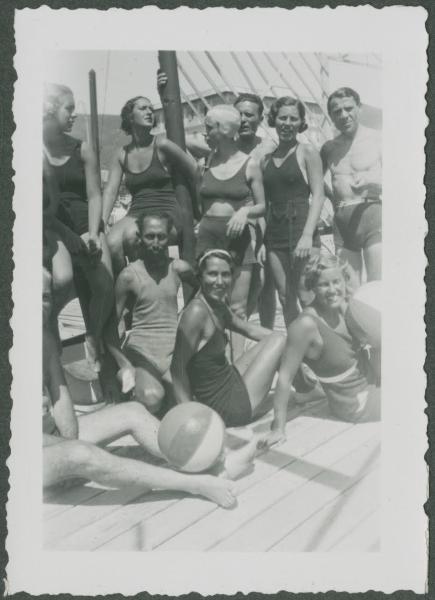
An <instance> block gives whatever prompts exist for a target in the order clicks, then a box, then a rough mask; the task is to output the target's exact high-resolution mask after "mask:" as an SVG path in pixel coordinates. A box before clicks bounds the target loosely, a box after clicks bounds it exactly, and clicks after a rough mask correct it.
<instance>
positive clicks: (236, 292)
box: [231, 265, 252, 362]
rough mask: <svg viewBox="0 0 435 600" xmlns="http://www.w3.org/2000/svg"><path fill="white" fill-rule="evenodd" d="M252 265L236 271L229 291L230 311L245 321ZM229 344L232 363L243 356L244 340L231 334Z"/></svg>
mask: <svg viewBox="0 0 435 600" xmlns="http://www.w3.org/2000/svg"><path fill="white" fill-rule="evenodd" d="M251 275H252V265H245V266H242V267H241V268H240V269H237V271H236V273H235V274H234V279H233V289H232V291H231V309H232V311H233V312H234V313H235V314H236V315H237V316H238V317H239V319H242V320H244V321H246V311H247V305H248V295H249V288H250V285H251ZM231 344H232V349H233V362H236V361H237V359H238V358H239V357H240V356H241V355H242V354H243V350H244V347H245V338H244V336H243V335H240V334H237V333H231Z"/></svg>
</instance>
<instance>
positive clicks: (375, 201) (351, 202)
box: [337, 198, 381, 210]
mask: <svg viewBox="0 0 435 600" xmlns="http://www.w3.org/2000/svg"><path fill="white" fill-rule="evenodd" d="M357 204H381V200H380V199H379V198H363V199H362V200H349V202H339V203H338V204H337V210H338V209H339V208H346V206H355V205H357Z"/></svg>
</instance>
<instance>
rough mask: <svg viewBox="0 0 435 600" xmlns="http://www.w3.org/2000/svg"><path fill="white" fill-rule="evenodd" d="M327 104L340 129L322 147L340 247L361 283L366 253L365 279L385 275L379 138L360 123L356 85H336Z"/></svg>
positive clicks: (338, 248)
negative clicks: (382, 269) (336, 134)
mask: <svg viewBox="0 0 435 600" xmlns="http://www.w3.org/2000/svg"><path fill="white" fill-rule="evenodd" d="M327 106H328V113H329V115H330V117H331V119H332V122H333V123H334V125H335V127H336V128H337V129H338V131H339V135H338V136H337V137H336V138H334V139H333V140H329V141H327V142H325V144H324V145H323V147H322V149H321V156H322V161H323V167H324V170H325V171H326V170H329V172H330V173H331V183H332V197H331V200H332V202H333V204H334V208H335V216H334V225H335V234H336V235H335V243H336V247H337V250H338V253H339V254H340V256H341V257H342V258H344V259H345V260H347V261H348V262H349V264H350V265H351V266H352V267H353V270H354V271H355V273H356V274H357V276H358V278H359V283H360V282H361V272H362V260H363V259H364V264H365V268H366V272H367V280H368V281H372V280H375V279H381V265H382V204H381V195H382V152H381V139H380V136H379V134H378V133H377V132H376V131H373V130H371V129H368V128H367V127H364V126H363V125H361V124H360V113H361V100H360V97H359V94H358V93H357V92H355V90H352V89H351V88H347V87H343V88H340V89H338V90H336V91H335V92H334V93H332V94H331V95H330V96H329V98H328V104H327Z"/></svg>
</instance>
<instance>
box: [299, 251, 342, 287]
mask: <svg viewBox="0 0 435 600" xmlns="http://www.w3.org/2000/svg"><path fill="white" fill-rule="evenodd" d="M326 269H340V271H341V273H342V275H343V279H344V282H345V284H346V291H347V292H348V293H349V292H350V290H349V283H350V273H349V265H348V263H347V262H345V261H343V260H342V259H341V258H339V257H338V256H336V255H335V254H332V253H323V252H321V253H320V254H319V255H317V256H313V257H312V258H311V259H310V260H309V261H308V263H307V264H306V265H305V268H304V270H303V273H302V277H303V281H304V286H305V289H307V290H310V291H312V290H314V288H315V287H316V285H317V282H318V281H319V277H320V275H321V273H322V271H325V270H326Z"/></svg>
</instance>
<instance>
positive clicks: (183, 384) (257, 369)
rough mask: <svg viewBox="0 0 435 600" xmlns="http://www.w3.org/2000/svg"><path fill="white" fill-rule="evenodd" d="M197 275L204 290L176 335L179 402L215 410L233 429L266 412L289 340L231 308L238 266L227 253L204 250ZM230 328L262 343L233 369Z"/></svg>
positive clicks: (186, 311)
mask: <svg viewBox="0 0 435 600" xmlns="http://www.w3.org/2000/svg"><path fill="white" fill-rule="evenodd" d="M198 271H199V281H200V285H201V288H200V290H199V292H198V293H197V295H196V296H195V298H193V299H192V300H191V301H190V302H189V304H188V305H187V306H186V308H185V309H184V311H183V313H182V315H181V319H180V322H179V325H178V330H177V337H176V342H175V349H174V354H173V359H172V365H171V375H172V382H173V388H174V394H175V398H176V401H177V402H178V403H181V402H188V401H190V400H194V399H195V400H196V401H198V402H202V403H203V404H206V405H207V406H210V407H211V408H213V409H214V410H215V411H216V412H218V413H219V414H220V415H221V417H222V419H223V420H224V422H225V424H226V425H227V426H229V427H235V426H239V425H246V424H247V423H250V422H251V421H252V420H253V419H255V418H256V417H258V416H259V415H260V414H261V413H262V412H264V411H265V408H266V399H267V395H268V393H269V390H270V388H271V385H272V380H273V377H274V374H275V372H276V370H277V368H278V366H279V363H280V359H281V354H282V352H283V348H284V345H285V337H284V335H282V334H280V333H276V332H275V333H274V332H271V331H270V330H269V329H265V328H264V327H261V326H260V325H255V324H254V323H251V322H249V321H244V320H242V319H240V318H239V317H238V316H237V315H236V314H235V313H234V312H233V311H232V310H231V309H230V308H229V307H228V302H227V299H228V295H229V293H230V290H231V287H232V279H233V272H234V267H233V260H232V258H231V256H230V254H229V253H228V252H227V251H226V250H221V249H213V250H207V251H205V252H204V253H203V254H202V255H201V256H200V257H199V259H198ZM226 329H229V330H230V331H235V332H237V333H239V334H240V335H243V336H245V337H247V338H249V339H251V340H255V341H257V342H258V343H257V344H256V345H255V346H254V347H253V348H251V349H250V350H248V351H247V352H245V353H244V354H243V355H242V356H241V357H240V358H239V359H238V360H237V361H236V362H235V363H234V364H233V365H230V364H229V362H228V360H227V358H226V356H225V349H226V345H227V341H228V340H227V336H226V334H225V330H226Z"/></svg>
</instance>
